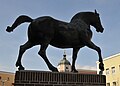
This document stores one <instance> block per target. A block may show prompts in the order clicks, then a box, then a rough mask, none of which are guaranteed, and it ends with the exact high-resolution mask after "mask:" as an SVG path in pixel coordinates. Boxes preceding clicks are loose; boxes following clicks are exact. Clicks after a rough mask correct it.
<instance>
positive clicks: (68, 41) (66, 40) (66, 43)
mask: <svg viewBox="0 0 120 86" xmlns="http://www.w3.org/2000/svg"><path fill="white" fill-rule="evenodd" d="M50 44H51V45H52V46H55V47H58V48H72V47H81V45H82V44H81V42H80V39H79V36H78V34H77V33H75V32H74V31H71V32H69V33H68V31H63V32H60V33H58V34H57V35H55V36H54V38H53V39H52V41H51V43H50Z"/></svg>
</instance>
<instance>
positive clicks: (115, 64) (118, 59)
mask: <svg viewBox="0 0 120 86" xmlns="http://www.w3.org/2000/svg"><path fill="white" fill-rule="evenodd" d="M103 62H104V67H105V71H104V72H103V74H104V75H106V86H120V53H118V54H115V55H112V56H110V57H107V58H105V59H103ZM98 68H99V62H97V73H99V69H98Z"/></svg>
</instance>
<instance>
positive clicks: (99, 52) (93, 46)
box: [87, 42, 104, 71]
mask: <svg viewBox="0 0 120 86" xmlns="http://www.w3.org/2000/svg"><path fill="white" fill-rule="evenodd" d="M87 46H88V47H89V48H92V49H94V50H96V51H97V52H98V55H99V62H100V64H99V69H100V70H101V71H104V64H103V59H102V55H101V49H100V48H99V47H98V46H96V45H95V44H94V43H93V42H89V43H87Z"/></svg>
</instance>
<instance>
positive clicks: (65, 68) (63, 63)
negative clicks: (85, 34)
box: [57, 51, 71, 72]
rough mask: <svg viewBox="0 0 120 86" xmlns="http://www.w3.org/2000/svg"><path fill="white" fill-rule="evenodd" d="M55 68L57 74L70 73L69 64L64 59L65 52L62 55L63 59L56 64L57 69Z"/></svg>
mask: <svg viewBox="0 0 120 86" xmlns="http://www.w3.org/2000/svg"><path fill="white" fill-rule="evenodd" d="M57 68H58V71H59V72H70V71H71V64H70V62H69V61H68V60H67V59H66V53H65V51H64V54H63V59H62V60H60V62H59V63H58V67H57Z"/></svg>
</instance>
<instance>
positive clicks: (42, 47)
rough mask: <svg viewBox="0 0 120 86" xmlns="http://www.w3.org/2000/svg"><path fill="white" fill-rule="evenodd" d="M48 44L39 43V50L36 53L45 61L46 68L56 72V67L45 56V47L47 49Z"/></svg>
mask: <svg viewBox="0 0 120 86" xmlns="http://www.w3.org/2000/svg"><path fill="white" fill-rule="evenodd" d="M47 47H48V45H41V48H40V51H39V52H38V54H39V55H40V56H41V57H42V58H43V59H44V61H45V62H46V64H47V66H48V68H49V69H50V70H51V71H53V72H58V70H57V68H56V67H54V66H53V65H52V64H51V63H50V62H49V60H48V58H47V56H46V49H47Z"/></svg>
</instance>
